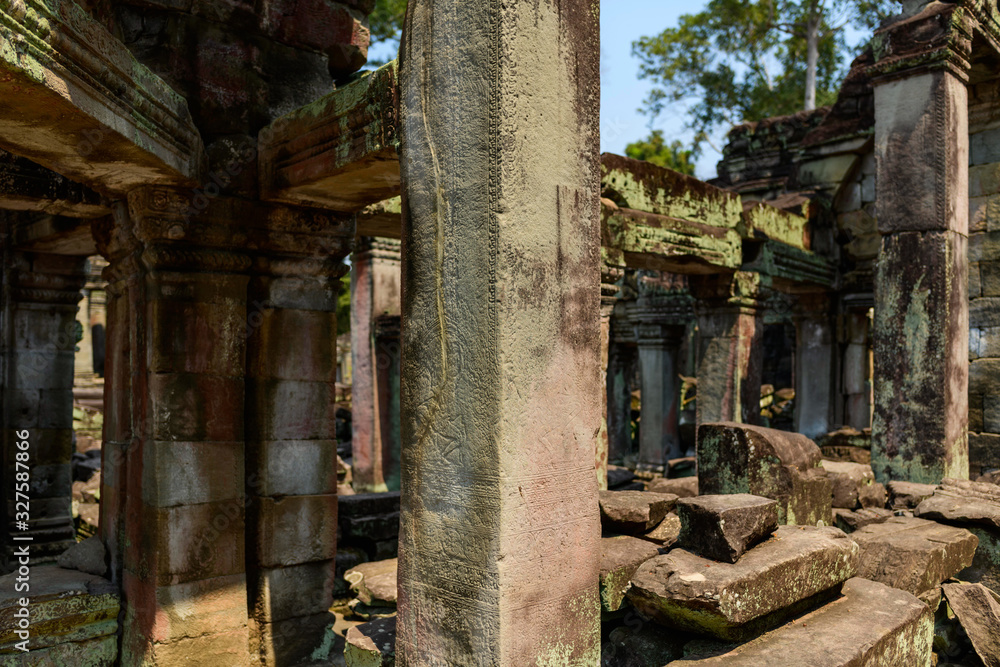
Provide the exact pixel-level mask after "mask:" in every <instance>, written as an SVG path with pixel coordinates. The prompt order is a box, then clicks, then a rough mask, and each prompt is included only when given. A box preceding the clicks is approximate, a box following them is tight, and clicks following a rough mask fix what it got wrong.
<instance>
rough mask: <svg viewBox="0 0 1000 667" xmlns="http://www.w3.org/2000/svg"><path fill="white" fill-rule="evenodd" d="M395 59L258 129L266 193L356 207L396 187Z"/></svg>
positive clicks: (294, 200)
mask: <svg viewBox="0 0 1000 667" xmlns="http://www.w3.org/2000/svg"><path fill="white" fill-rule="evenodd" d="M396 81H397V74H396V62H395V61H393V62H391V63H389V64H388V65H385V66H384V67H382V68H380V69H379V70H377V71H375V72H373V73H371V74H363V75H362V76H361V78H360V79H358V80H357V81H355V82H353V83H351V84H349V85H347V86H345V87H343V88H340V89H338V90H336V91H334V92H332V93H330V94H329V95H326V96H324V97H321V98H320V99H318V100H316V101H315V102H313V103H312V104H310V105H308V106H306V107H303V108H301V109H298V110H297V111H293V112H292V113H290V114H288V115H286V116H282V117H281V118H279V119H277V120H276V121H274V122H273V123H271V125H269V126H268V127H266V128H264V129H263V130H261V133H260V139H259V142H260V143H259V149H260V192H261V198H262V199H265V200H268V201H276V202H284V203H288V204H300V205H306V206H316V207H319V208H327V209H332V210H335V211H347V212H354V211H359V210H361V209H362V208H364V207H365V206H367V205H369V204H375V203H377V202H380V201H382V200H384V199H388V198H391V197H394V196H396V195H398V194H399V154H398V150H397V146H398V139H397V136H396V134H397V132H396V127H397V125H398V122H399V121H398V107H399V105H398V101H397V96H398V92H397V91H398V89H397V82H396Z"/></svg>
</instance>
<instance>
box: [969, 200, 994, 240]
mask: <svg viewBox="0 0 1000 667" xmlns="http://www.w3.org/2000/svg"><path fill="white" fill-rule="evenodd" d="M998 227H1000V197H997V196H996V195H990V196H985V197H970V198H969V231H970V232H979V233H981V232H985V231H991V232H992V231H996V230H997V228H998Z"/></svg>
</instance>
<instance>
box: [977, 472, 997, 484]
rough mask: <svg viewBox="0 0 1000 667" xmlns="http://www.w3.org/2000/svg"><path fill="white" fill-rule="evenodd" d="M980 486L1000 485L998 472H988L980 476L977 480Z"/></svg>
mask: <svg viewBox="0 0 1000 667" xmlns="http://www.w3.org/2000/svg"><path fill="white" fill-rule="evenodd" d="M976 481H977V482H979V483H980V484H997V485H1000V470H990V471H989V472H985V473H983V474H982V475H980V476H979V477H978V478H977V479H976Z"/></svg>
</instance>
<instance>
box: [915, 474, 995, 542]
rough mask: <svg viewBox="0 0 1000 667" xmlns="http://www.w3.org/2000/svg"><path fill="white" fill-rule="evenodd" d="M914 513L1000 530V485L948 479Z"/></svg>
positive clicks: (939, 519)
mask: <svg viewBox="0 0 1000 667" xmlns="http://www.w3.org/2000/svg"><path fill="white" fill-rule="evenodd" d="M914 513H915V514H916V515H917V516H919V517H924V518H926V519H932V520H934V521H947V522H949V523H959V524H975V525H980V526H985V527H988V528H992V529H994V530H996V529H1000V488H997V487H996V485H994V484H985V483H981V482H970V481H968V480H964V479H950V478H949V479H945V480H943V481H942V482H941V484H940V486H938V487H937V489H935V491H934V493H933V495H931V497H929V498H925V499H924V500H923V501H921V502H920V504H919V505H918V506H917V508H916V510H915V511H914Z"/></svg>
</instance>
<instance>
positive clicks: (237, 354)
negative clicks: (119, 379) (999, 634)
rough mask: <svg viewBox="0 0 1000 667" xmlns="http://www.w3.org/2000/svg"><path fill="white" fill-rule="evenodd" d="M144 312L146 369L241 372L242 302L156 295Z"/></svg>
mask: <svg viewBox="0 0 1000 667" xmlns="http://www.w3.org/2000/svg"><path fill="white" fill-rule="evenodd" d="M146 308H147V310H148V313H149V315H148V316H149V318H150V319H149V321H150V322H151V323H152V326H150V328H149V337H150V340H149V354H150V361H149V371H150V372H151V373H208V374H211V375H220V376H225V377H232V378H239V377H242V376H243V373H244V370H245V367H244V359H243V351H244V344H243V340H244V337H243V334H244V332H245V330H246V326H247V324H246V308H245V306H244V305H243V303H238V302H235V301H222V303H211V302H206V301H183V300H178V299H155V300H153V301H150V302H149V304H148V305H147V306H146Z"/></svg>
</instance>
